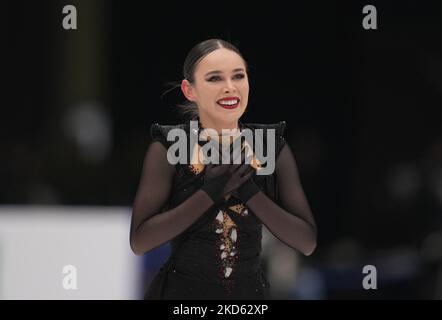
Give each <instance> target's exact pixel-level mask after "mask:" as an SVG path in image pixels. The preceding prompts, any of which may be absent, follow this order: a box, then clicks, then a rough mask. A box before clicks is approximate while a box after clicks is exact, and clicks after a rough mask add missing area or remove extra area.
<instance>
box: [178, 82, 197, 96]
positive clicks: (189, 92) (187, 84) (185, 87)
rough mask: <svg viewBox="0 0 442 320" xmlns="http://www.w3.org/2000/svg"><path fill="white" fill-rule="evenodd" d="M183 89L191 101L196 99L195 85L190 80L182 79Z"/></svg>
mask: <svg viewBox="0 0 442 320" xmlns="http://www.w3.org/2000/svg"><path fill="white" fill-rule="evenodd" d="M181 91H182V92H183V94H184V96H185V97H186V98H187V100H189V101H195V94H194V92H193V86H192V84H191V83H190V82H189V80H186V79H184V80H183V81H181Z"/></svg>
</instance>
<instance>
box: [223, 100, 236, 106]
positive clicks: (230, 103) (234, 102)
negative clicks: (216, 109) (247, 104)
mask: <svg viewBox="0 0 442 320" xmlns="http://www.w3.org/2000/svg"><path fill="white" fill-rule="evenodd" d="M237 103H238V100H224V101H219V104H223V105H227V106H231V105H234V104H237Z"/></svg>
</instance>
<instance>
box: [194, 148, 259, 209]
mask: <svg viewBox="0 0 442 320" xmlns="http://www.w3.org/2000/svg"><path fill="white" fill-rule="evenodd" d="M230 156H231V160H232V158H233V154H231V155H230ZM240 156H241V160H242V161H241V164H219V165H214V164H207V165H206V166H205V168H204V170H205V175H204V184H203V186H202V187H201V190H203V191H205V192H206V193H207V194H208V195H209V197H210V198H211V199H212V201H213V202H214V203H215V204H219V203H221V202H222V201H223V200H224V197H225V196H226V195H227V194H229V193H231V192H232V191H234V190H236V189H237V188H238V187H240V186H241V185H242V184H243V183H244V182H245V181H247V180H248V179H249V178H250V177H251V176H252V174H253V170H250V168H251V166H250V165H248V164H245V163H244V158H245V153H244V151H242V152H241V154H240ZM231 163H233V161H231ZM252 169H253V168H252Z"/></svg>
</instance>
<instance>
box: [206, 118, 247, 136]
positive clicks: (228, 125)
mask: <svg viewBox="0 0 442 320" xmlns="http://www.w3.org/2000/svg"><path fill="white" fill-rule="evenodd" d="M199 125H200V126H201V128H202V129H209V128H210V129H214V130H215V131H216V132H218V134H219V135H222V133H223V129H224V130H239V125H238V120H236V121H231V122H227V121H226V122H219V121H216V122H215V121H212V120H211V119H210V118H206V117H204V116H203V117H199Z"/></svg>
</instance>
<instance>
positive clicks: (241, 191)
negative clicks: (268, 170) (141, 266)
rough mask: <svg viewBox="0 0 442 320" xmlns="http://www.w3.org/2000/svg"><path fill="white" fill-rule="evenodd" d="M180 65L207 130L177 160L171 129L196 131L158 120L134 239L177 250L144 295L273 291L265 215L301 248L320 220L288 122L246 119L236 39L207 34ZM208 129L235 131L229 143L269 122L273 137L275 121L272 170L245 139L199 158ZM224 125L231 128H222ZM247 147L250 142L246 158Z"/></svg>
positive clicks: (308, 246) (253, 295)
mask: <svg viewBox="0 0 442 320" xmlns="http://www.w3.org/2000/svg"><path fill="white" fill-rule="evenodd" d="M183 71H184V79H183V80H182V82H181V90H182V92H183V94H184V95H185V97H186V98H187V100H188V102H189V103H192V104H193V105H187V106H186V108H188V110H187V111H189V110H190V113H193V118H192V119H193V120H195V121H197V122H196V123H197V124H198V126H197V128H198V129H197V130H198V137H200V136H205V137H207V139H206V140H205V141H201V139H198V140H197V141H196V144H195V145H194V147H193V148H189V149H188V151H189V152H188V155H187V157H188V158H187V159H188V160H189V161H188V162H187V163H184V164H183V163H177V164H171V163H170V162H169V161H168V157H167V154H168V148H169V147H170V146H171V145H172V144H173V143H174V142H173V141H168V140H167V134H168V132H169V131H170V130H171V129H177V128H178V129H182V130H184V132H185V133H186V134H187V137H189V135H190V129H191V125H190V124H189V123H184V124H180V125H173V126H172V125H159V124H153V125H152V127H151V136H152V142H151V144H150V145H149V147H148V150H147V152H146V155H145V159H144V164H143V171H142V174H141V178H140V184H139V187H138V191H137V193H136V196H135V200H134V205H133V213H132V222H131V230H130V245H131V248H132V250H133V252H134V253H135V254H137V255H142V254H144V253H146V252H148V251H150V250H152V249H154V248H156V247H158V246H160V245H162V244H164V243H166V242H168V241H171V248H172V253H171V256H170V257H169V259H168V260H167V262H166V263H165V264H164V265H163V267H162V268H161V269H160V270H159V272H158V273H157V274H156V276H155V277H154V279H153V280H152V281H151V283H150V285H149V288H148V290H147V291H146V293H145V297H144V298H145V299H210V300H212V299H216V300H222V299H270V298H271V294H270V284H269V282H268V281H267V279H266V277H265V274H264V272H263V267H262V261H261V240H262V224H264V225H266V226H267V228H268V229H269V230H270V231H271V232H272V233H273V234H274V235H275V236H276V237H277V238H278V239H280V240H281V241H283V242H284V243H285V244H287V245H288V246H290V247H292V248H293V249H296V250H298V251H300V252H302V253H303V254H304V255H310V254H311V253H312V252H313V251H314V249H315V247H316V225H315V221H314V218H313V216H312V213H311V210H310V207H309V204H308V202H307V199H306V196H305V194H304V191H303V188H302V186H301V183H300V179H299V175H298V169H297V166H296V162H295V158H294V156H293V154H292V151H291V149H290V148H289V146H288V144H286V143H285V139H284V129H285V122H284V121H281V122H279V123H276V124H253V123H242V122H241V121H240V118H241V116H242V115H243V113H244V111H245V110H246V107H247V100H248V95H249V82H248V75H247V65H246V62H245V60H244V58H243V57H242V55H241V53H240V52H239V51H238V49H237V48H236V47H235V46H234V45H232V44H231V43H229V42H226V41H224V40H220V39H210V40H206V41H203V42H201V43H199V44H197V45H196V46H195V47H193V48H192V50H191V51H190V52H189V53H188V55H187V57H186V59H185V63H184V68H183ZM192 108H193V109H192ZM209 129H211V130H215V131H216V133H218V135H217V136H215V138H216V139H217V140H218V141H217V142H219V143H221V142H224V141H225V138H228V140H229V142H230V143H231V145H233V142H232V141H235V139H236V138H238V136H240V134H241V132H242V131H243V130H244V129H249V130H252V132H256V131H255V130H257V129H262V130H259V131H260V132H264V135H263V136H264V144H265V145H266V144H267V143H269V141H267V140H266V139H267V138H265V137H266V136H267V135H266V134H265V132H266V130H269V129H272V130H274V131H275V132H276V135H275V137H276V139H275V140H276V141H273V142H274V143H275V148H274V150H275V158H274V159H275V169H274V171H273V173H272V174H267V175H259V174H257V171H258V170H260V169H261V164H260V163H259V161H258V158H257V157H256V156H255V155H256V153H255V154H253V147H251V146H250V144H249V145H248V146H247V147H249V149H247V148H245V144H247V142H244V141H243V142H241V144H240V146H241V153H240V156H241V159H240V160H239V161H240V163H239V164H235V163H231V164H215V163H207V161H204V159H201V154H202V153H201V152H199V151H200V150H201V148H202V147H203V146H204V144H205V143H207V141H210V138H211V137H212V135H209V134H207V132H208V131H209ZM223 129H231V133H230V134H229V135H228V136H226V135H222V132H223ZM212 132H213V131H212ZM235 132H236V134H235ZM203 140H204V139H203ZM212 142H213V140H212ZM264 149H265V147H264ZM192 150H193V152H192ZM245 150H251V153H250V154H249V155H248V156H247V160H248V161H245V157H246V156H245V153H246V151H245ZM233 154H234V152H233V153H231V158H230V159H231V160H233V157H234V156H233ZM195 157H196V158H195ZM238 157H239V156H238ZM191 158H192V160H193V161H190V160H191ZM236 159H238V158H236Z"/></svg>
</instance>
